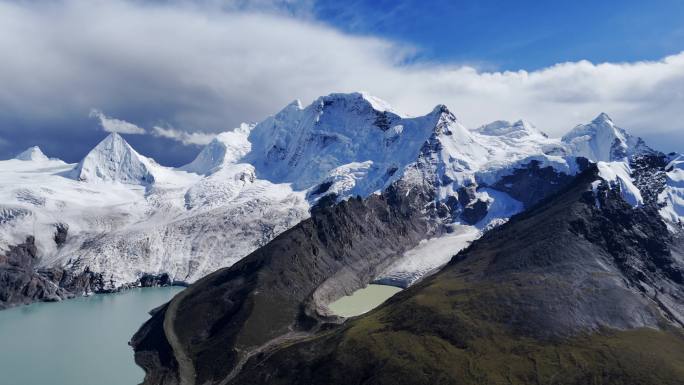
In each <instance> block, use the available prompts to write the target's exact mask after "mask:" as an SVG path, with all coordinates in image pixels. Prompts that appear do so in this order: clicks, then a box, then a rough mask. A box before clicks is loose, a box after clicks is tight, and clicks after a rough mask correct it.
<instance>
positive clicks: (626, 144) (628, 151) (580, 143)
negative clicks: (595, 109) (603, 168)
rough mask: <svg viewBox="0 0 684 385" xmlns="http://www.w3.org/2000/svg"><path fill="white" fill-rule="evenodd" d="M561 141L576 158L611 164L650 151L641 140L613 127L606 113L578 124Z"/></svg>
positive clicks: (613, 124)
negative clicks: (589, 121) (587, 122)
mask: <svg viewBox="0 0 684 385" xmlns="http://www.w3.org/2000/svg"><path fill="white" fill-rule="evenodd" d="M561 140H562V141H563V142H564V143H566V144H567V145H568V146H569V147H570V148H571V150H572V153H573V154H575V155H576V156H581V157H584V158H587V159H589V160H592V161H594V162H598V161H604V162H612V161H618V160H622V159H624V158H626V157H628V156H631V155H633V154H636V153H641V152H644V151H651V150H650V149H649V148H648V146H646V144H645V143H644V141H643V140H641V138H638V137H634V136H632V135H630V134H628V133H627V131H625V130H624V129H622V128H620V127H618V126H616V125H615V123H614V122H613V120H612V119H611V118H610V116H608V114H606V113H601V114H599V115H598V116H597V117H596V118H595V119H594V120H592V121H591V123H589V124H580V125H578V126H576V127H575V128H573V129H572V130H570V132H568V133H567V134H565V135H564V136H563V137H562V138H561Z"/></svg>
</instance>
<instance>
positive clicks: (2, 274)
mask: <svg viewBox="0 0 684 385" xmlns="http://www.w3.org/2000/svg"><path fill="white" fill-rule="evenodd" d="M38 261H39V257H38V255H37V250H36V245H35V243H34V238H33V237H28V238H27V239H26V241H25V242H24V243H22V244H20V245H16V246H12V247H10V248H9V250H8V251H7V252H6V253H5V255H0V310H1V309H5V308H8V307H11V306H16V305H23V304H28V303H31V302H37V301H45V302H52V301H60V300H62V299H66V298H71V297H73V296H74V293H83V292H84V291H90V286H91V283H93V282H96V281H98V280H101V278H102V277H101V276H99V275H97V274H94V273H91V272H90V271H84V272H83V273H81V274H79V275H77V276H74V275H72V274H71V273H70V272H69V271H66V270H64V269H60V268H49V269H37V268H36V266H37V265H38Z"/></svg>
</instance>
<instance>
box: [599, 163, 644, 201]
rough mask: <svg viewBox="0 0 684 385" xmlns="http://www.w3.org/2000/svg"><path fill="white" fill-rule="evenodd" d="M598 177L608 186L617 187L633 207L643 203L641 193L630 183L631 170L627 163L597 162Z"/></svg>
mask: <svg viewBox="0 0 684 385" xmlns="http://www.w3.org/2000/svg"><path fill="white" fill-rule="evenodd" d="M597 166H598V169H599V176H600V177H601V178H602V179H603V180H605V181H606V182H608V184H609V185H610V186H613V187H615V186H617V187H618V188H619V189H620V193H621V194H622V197H623V198H624V199H625V201H627V203H629V204H630V205H632V206H633V207H636V206H639V205H641V204H643V203H644V199H643V198H642V197H641V191H639V189H638V188H637V187H636V186H635V185H634V183H633V182H632V177H631V173H632V170H631V169H630V167H629V164H628V163H627V162H598V163H597Z"/></svg>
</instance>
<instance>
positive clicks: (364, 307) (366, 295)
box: [328, 285, 401, 317]
mask: <svg viewBox="0 0 684 385" xmlns="http://www.w3.org/2000/svg"><path fill="white" fill-rule="evenodd" d="M400 291H401V289H400V288H398V287H394V286H387V285H368V286H366V287H364V288H363V289H359V290H357V291H355V292H354V293H352V295H348V296H345V297H342V298H340V299H338V300H337V301H335V302H333V303H331V304H330V305H328V308H329V309H330V310H331V311H332V312H333V313H335V314H337V315H339V316H342V317H353V316H357V315H360V314H363V313H366V312H369V311H371V310H373V309H375V308H376V307H378V306H380V305H381V304H382V303H383V302H385V300H387V299H388V298H389V297H391V296H393V295H395V294H397V293H398V292H400Z"/></svg>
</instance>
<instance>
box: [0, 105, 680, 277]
mask: <svg viewBox="0 0 684 385" xmlns="http://www.w3.org/2000/svg"><path fill="white" fill-rule="evenodd" d="M651 153H655V152H654V151H652V150H650V149H649V148H648V147H646V145H645V144H644V143H643V141H641V140H640V139H639V138H635V137H632V136H630V135H629V134H627V133H626V132H625V131H624V130H623V129H621V128H618V127H617V126H615V124H614V123H613V122H612V121H611V120H610V118H608V116H607V115H605V114H601V115H599V117H597V118H596V119H595V120H594V121H592V122H591V123H590V124H587V125H580V126H577V127H575V128H574V129H573V130H572V131H571V132H570V133H568V134H567V135H565V136H564V137H563V138H550V137H548V136H547V135H546V134H544V133H543V132H542V131H540V130H538V129H537V128H536V127H534V126H533V125H532V124H530V123H528V122H525V121H518V122H514V123H510V122H505V121H496V122H494V123H491V124H488V125H485V126H482V127H478V128H475V129H467V128H466V127H464V126H463V125H462V124H461V123H460V122H459V121H458V120H457V118H456V117H455V115H454V114H452V113H451V112H450V111H449V110H448V109H447V108H446V107H445V106H442V105H440V106H437V107H436V108H435V109H433V111H431V112H430V113H428V114H427V115H425V116H421V117H408V116H406V115H402V114H401V113H399V112H397V111H395V110H393V109H392V108H391V107H390V106H389V105H388V104H387V103H385V102H382V101H380V100H379V99H376V98H374V97H371V96H369V95H367V94H364V93H352V94H331V95H328V96H324V97H320V98H318V99H316V100H315V101H314V102H313V103H312V104H310V105H309V106H306V107H304V106H302V104H301V103H300V102H298V101H295V102H293V103H291V104H289V105H288V106H286V107H285V108H284V109H283V110H281V111H280V112H278V113H277V114H275V115H273V116H271V117H269V118H267V119H265V120H264V121H262V122H260V123H258V124H244V125H242V126H241V127H239V128H238V129H235V130H233V131H230V132H226V133H222V134H219V135H217V137H216V138H215V139H214V140H213V141H212V142H211V143H209V144H208V145H207V146H205V148H204V149H202V151H201V152H200V153H199V155H198V156H197V158H196V159H195V160H194V161H193V162H191V163H190V164H188V165H186V166H183V167H180V168H169V167H164V166H161V165H159V164H157V163H156V162H155V161H154V160H152V159H150V158H147V157H144V156H143V155H140V154H139V153H137V152H136V151H135V150H134V149H133V148H132V147H131V146H130V145H129V144H128V143H126V141H125V140H124V139H123V138H122V137H121V136H120V135H118V134H111V135H109V136H108V137H107V138H105V139H104V140H103V141H102V142H101V143H99V144H98V145H97V146H96V147H95V148H94V149H93V150H91V151H90V152H89V153H88V154H87V155H86V156H85V157H84V158H83V159H82V160H81V161H80V162H79V163H78V164H76V165H73V164H71V165H69V164H66V163H64V162H62V161H59V160H55V159H49V158H47V157H46V156H45V155H43V154H42V152H41V151H40V150H39V149H37V148H32V149H29V150H27V151H25V152H24V153H22V154H21V155H20V156H19V157H18V158H17V159H13V160H7V161H1V162H0V178H1V179H0V202H1V203H0V247H1V248H2V249H7V248H8V247H9V246H11V245H17V244H20V243H22V242H23V241H24V240H25V239H26V237H27V236H28V235H33V236H35V239H36V246H37V247H38V253H39V255H40V257H41V264H42V265H43V266H63V267H66V268H67V269H71V270H73V271H79V270H84V269H86V268H87V269H89V270H90V271H95V272H100V273H103V275H104V276H105V277H106V279H107V285H109V286H111V287H118V286H121V285H125V284H130V283H135V282H137V281H138V280H139V279H140V277H142V276H143V275H145V274H155V275H160V274H168V275H169V276H170V277H171V279H173V280H178V281H184V282H193V281H195V280H197V279H199V278H200V277H202V276H204V275H206V274H208V273H209V272H211V271H213V270H216V269H217V268H219V267H223V266H229V265H231V264H233V263H235V262H236V261H237V260H239V259H240V258H242V257H244V256H245V255H247V254H248V253H250V252H251V251H253V250H255V249H256V248H258V247H260V246H262V245H264V244H265V243H267V242H268V241H270V240H271V239H273V238H274V237H275V236H276V235H278V234H280V233H281V232H283V231H285V230H287V229H288V228H290V227H291V226H293V225H294V224H296V223H298V222H299V221H301V220H302V219H304V218H307V217H308V216H309V210H310V208H311V207H312V206H313V205H316V204H318V202H320V201H321V199H322V198H323V197H326V196H327V197H328V198H333V201H335V200H336V201H340V200H344V199H347V198H349V197H354V196H361V197H367V196H369V195H371V194H374V193H377V192H381V191H383V190H385V189H387V188H389V187H390V186H392V185H394V184H397V183H401V184H402V185H403V186H408V187H407V188H409V189H410V188H411V186H415V188H420V189H423V190H425V191H428V192H429V194H428V195H429V196H430V202H426V208H425V210H426V211H425V215H433V216H434V219H433V220H434V222H435V223H436V224H437V225H438V226H443V227H444V228H445V229H448V230H445V231H442V232H440V234H443V235H444V236H446V237H449V236H452V237H454V239H453V240H452V241H449V240H448V239H441V238H436V240H435V241H438V242H447V243H449V242H450V243H449V244H459V245H462V247H463V246H465V245H467V244H468V242H469V241H470V240H472V239H475V238H476V237H478V236H479V235H480V234H481V233H482V232H483V231H486V230H487V229H489V228H491V227H492V226H495V225H497V224H500V223H503V222H504V221H506V220H507V218H509V217H510V216H511V215H514V214H516V213H518V212H520V211H522V210H524V209H525V208H527V207H530V206H531V205H533V204H534V203H535V202H537V201H538V200H540V199H542V198H543V197H545V196H547V195H549V194H551V193H553V192H555V191H557V190H558V189H559V188H561V187H562V186H563V185H564V184H565V183H567V182H568V181H569V180H570V179H571V178H572V176H573V175H575V174H576V173H577V172H579V171H580V170H581V169H582V168H583V167H584V166H583V165H586V161H585V160H582V159H579V158H578V157H581V158H586V159H588V160H589V161H594V162H606V163H605V164H604V166H602V167H603V168H602V169H605V170H615V169H618V170H621V171H620V173H619V175H618V174H615V172H613V174H615V175H616V176H615V178H613V179H611V180H610V181H609V182H611V183H613V184H616V183H617V184H619V183H623V182H624V183H623V185H624V186H626V185H627V182H630V181H629V180H625V178H627V179H630V180H631V178H632V176H631V173H632V171H631V168H630V167H631V165H630V159H632V158H633V157H634V156H636V155H638V154H651ZM19 159H25V160H19ZM611 165H612V166H611ZM680 165H681V162H679V163H678V161H677V160H676V159H673V160H672V164H671V166H668V167H669V168H668V171H667V178H668V179H667V186H664V187H663V188H662V189H661V190H662V195H661V197H660V198H659V199H660V201H661V203H662V209H661V213H662V215H663V216H664V217H667V218H668V220H669V221H670V222H671V223H677V220H681V218H682V214H683V212H684V211H683V210H682V207H683V202H682V195H681V191H680V190H681V186H680V184H681V180H680V179H681V178H680V175H679V174H678V173H679V172H680V171H681V167H679V166H680ZM606 175H607V176H606V178H608V179H610V178H609V176H608V175H609V174H608V171H606ZM611 175H612V174H611ZM620 178H622V179H620ZM620 181H622V182H620ZM624 186H623V187H622V190H621V191H632V190H630V189H631V187H634V186H631V187H630V188H624ZM628 187H629V186H628ZM618 188H620V187H618ZM634 188H636V187H634ZM637 191H638V188H637ZM328 200H330V199H328ZM635 204H639V200H638V199H636V198H635ZM433 213H434V214H433ZM57 227H59V228H62V229H63V228H68V234H66V237H65V241H64V242H61V243H59V244H58V243H57V242H55V232H56V228H57ZM672 229H673V231H675V230H676V229H675V228H674V227H673V228H672ZM426 242H429V241H428V240H426ZM421 247H423V249H425V250H434V249H435V248H434V247H432V246H430V244H426V245H423V246H421ZM455 251H456V250H450V253H443V254H444V255H441V254H440V256H439V257H434V256H433V257H432V258H429V257H421V256H418V255H417V254H421V255H423V254H425V253H408V254H407V257H406V258H405V259H404V260H403V261H401V263H398V264H396V265H395V266H389V267H388V269H387V271H386V273H385V274H383V275H381V276H379V277H378V279H381V280H383V279H384V280H388V281H393V282H399V284H408V283H410V282H413V281H415V279H417V278H419V277H420V276H421V275H423V274H425V273H427V272H429V271H432V270H434V269H435V268H437V267H439V266H440V265H441V264H443V263H445V262H446V261H447V260H448V258H449V257H450V256H451V255H453V253H454V252H455ZM447 254H448V255H447Z"/></svg>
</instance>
